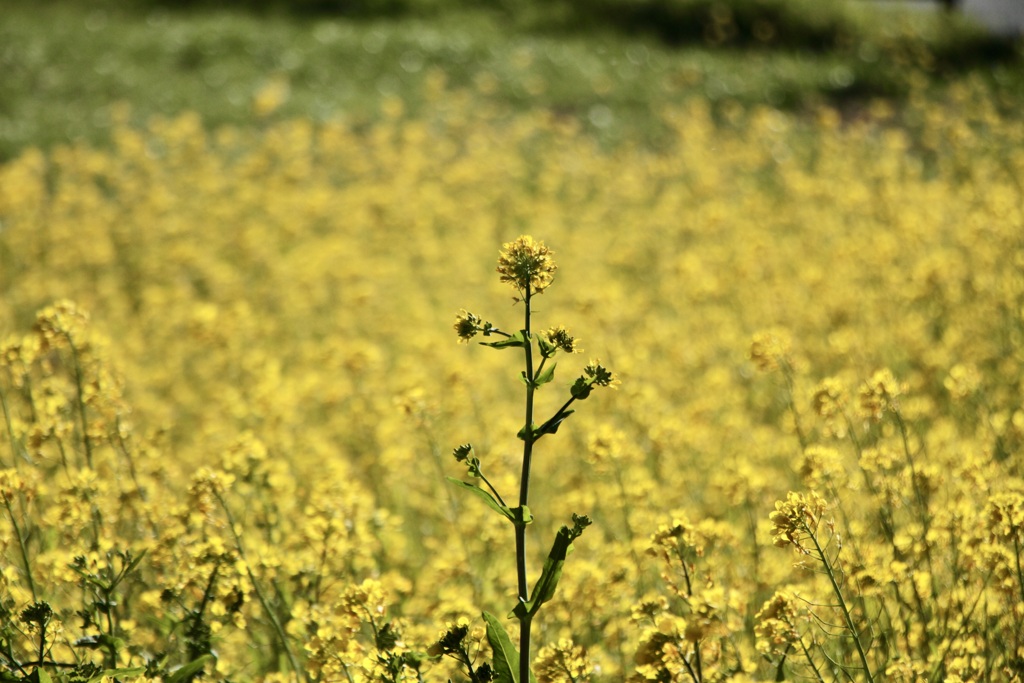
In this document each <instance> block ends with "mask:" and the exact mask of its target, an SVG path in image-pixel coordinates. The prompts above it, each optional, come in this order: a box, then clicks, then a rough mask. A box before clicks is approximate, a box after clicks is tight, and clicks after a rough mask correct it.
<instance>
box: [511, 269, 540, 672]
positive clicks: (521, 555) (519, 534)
mask: <svg viewBox="0 0 1024 683" xmlns="http://www.w3.org/2000/svg"><path fill="white" fill-rule="evenodd" d="M523 303H524V304H525V309H526V312H525V314H524V318H525V321H524V325H523V337H524V341H525V342H526V343H525V344H524V345H523V348H524V349H525V353H526V427H525V428H524V429H523V471H522V476H521V477H520V480H519V505H520V507H525V506H526V505H527V504H528V502H529V498H530V465H531V464H532V460H533V441H534V436H533V394H534V391H535V390H536V387H535V386H534V384H533V378H534V377H533V336H532V335H531V333H530V285H529V283H527V287H526V293H525V296H524V297H523ZM516 574H517V578H518V584H519V601H520V602H521V603H526V602H528V601H529V599H530V594H529V586H528V585H527V581H526V525H525V524H522V523H519V524H516ZM532 619H533V617H532V615H529V614H526V615H525V616H523V617H520V620H519V627H520V628H519V682H520V683H529V682H530V625H531V622H532Z"/></svg>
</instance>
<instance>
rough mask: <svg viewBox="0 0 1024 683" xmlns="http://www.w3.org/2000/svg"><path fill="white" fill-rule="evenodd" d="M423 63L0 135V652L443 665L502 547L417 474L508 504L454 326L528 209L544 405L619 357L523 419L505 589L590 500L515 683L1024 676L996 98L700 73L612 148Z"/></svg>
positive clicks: (71, 676) (1015, 250) (1022, 348)
mask: <svg viewBox="0 0 1024 683" xmlns="http://www.w3.org/2000/svg"><path fill="white" fill-rule="evenodd" d="M422 88H423V90H422V93H420V94H421V97H422V100H423V102H425V103H426V104H425V105H424V106H423V107H422V111H421V112H417V113H415V114H411V113H408V112H406V111H405V110H404V108H403V105H402V103H401V101H400V100H397V99H386V100H385V101H384V103H383V106H382V114H381V116H380V117H379V119H377V120H375V121H372V122H362V123H359V124H353V123H347V122H346V121H345V120H336V121H327V122H313V121H311V120H305V119H294V120H281V121H273V120H268V121H266V122H264V123H263V124H261V125H260V126H258V127H255V128H245V129H243V128H211V127H209V126H206V125H204V122H203V120H202V119H201V117H200V116H198V115H196V114H189V113H184V114H181V115H180V116H176V117H170V118H153V119H151V120H150V121H149V123H147V124H145V125H139V124H137V123H135V122H133V121H132V117H131V112H129V111H127V110H120V109H119V110H115V111H114V112H113V113H112V116H113V120H112V122H111V126H110V131H111V132H110V141H109V144H108V145H98V146H91V145H88V144H85V143H82V144H77V145H67V146H62V147H55V148H53V149H51V150H48V151H45V152H44V151H40V150H37V149H26V150H24V151H23V152H22V153H21V154H20V155H18V156H17V157H16V158H14V159H12V160H10V161H9V162H6V163H4V165H3V166H0V294H2V295H0V398H2V406H3V418H4V428H3V432H4V434H3V436H2V438H0V499H2V502H3V506H2V507H0V557H2V558H3V562H2V565H0V571H2V573H0V669H6V670H7V672H6V673H0V678H2V679H3V680H21V679H22V678H25V679H28V678H32V677H33V676H34V677H35V678H34V679H33V680H36V681H39V682H40V683H42V682H44V681H48V680H55V679H61V680H68V681H72V680H75V681H78V680H81V681H93V680H100V679H101V678H103V677H108V678H118V679H129V678H133V679H136V680H140V679H144V678H147V679H154V680H155V679H162V680H165V681H170V682H172V683H185V682H187V681H192V680H196V679H199V678H200V677H202V679H204V680H231V681H247V680H254V681H262V680H268V681H292V680H303V681H370V680H387V681H397V680H417V679H422V680H426V681H445V680H448V679H449V678H451V679H453V680H467V677H470V678H471V679H472V680H477V678H478V677H479V676H478V675H477V674H471V673H469V671H468V670H467V668H466V662H465V661H463V662H460V661H458V660H459V658H460V657H461V656H464V658H465V659H466V660H468V662H469V663H470V664H471V665H472V666H473V667H479V666H480V665H481V664H482V663H484V662H489V661H491V660H492V658H493V657H494V656H496V653H493V652H492V650H493V649H494V648H493V647H492V643H491V642H490V641H489V639H488V637H487V636H486V634H485V623H484V620H483V619H482V618H481V613H482V612H484V611H486V612H488V613H490V614H494V615H497V616H498V619H499V620H501V621H502V623H503V624H504V626H505V628H507V629H508V631H509V632H510V633H511V634H513V635H515V634H516V632H517V630H518V625H517V622H516V621H515V620H514V619H506V618H505V616H506V615H508V614H509V612H510V611H511V610H512V609H513V607H515V606H516V580H515V579H516V554H515V552H514V550H513V545H512V529H511V528H510V526H509V525H508V524H506V523H505V521H504V520H502V519H501V517H500V515H494V514H491V511H490V510H488V508H487V506H486V505H485V504H484V503H483V502H481V501H480V500H478V499H477V498H476V497H474V496H470V495H464V494H465V492H464V491H462V490H460V487H458V486H455V485H453V484H451V483H449V482H448V481H447V480H446V477H450V476H451V477H457V478H462V479H464V480H465V481H466V482H469V483H471V484H473V483H476V482H474V479H473V478H472V477H469V476H466V472H465V468H464V466H462V465H460V463H459V462H457V461H456V459H455V458H453V457H452V452H453V449H455V450H456V452H457V453H458V447H459V446H460V445H461V444H463V443H466V442H469V441H472V443H473V448H474V450H475V453H476V456H477V457H479V459H480V461H481V462H482V463H483V464H484V466H485V467H486V473H487V477H488V478H489V482H490V484H493V486H494V488H495V489H496V490H498V491H502V492H507V493H506V494H505V495H507V497H510V498H514V497H515V494H516V492H517V487H518V485H519V474H520V471H519V468H520V458H521V449H522V442H521V440H520V439H517V437H516V435H517V432H519V431H520V430H521V429H522V428H523V419H522V405H521V404H522V387H523V383H522V382H521V380H520V377H519V375H518V373H517V371H516V369H515V364H514V362H513V363H510V361H512V360H514V358H513V356H515V358H518V356H517V355H516V354H515V352H514V351H512V350H507V349H506V350H501V349H490V348H482V347H480V346H479V345H478V344H477V343H476V342H477V341H481V339H479V338H473V339H471V340H468V336H470V335H463V336H464V337H467V339H464V340H468V341H469V344H468V345H467V344H460V343H459V341H460V338H459V337H460V334H462V332H459V334H457V333H456V331H453V323H455V322H456V316H457V315H460V311H463V312H465V311H466V310H467V309H468V310H472V311H473V312H474V313H475V314H478V315H480V316H481V317H482V318H483V319H486V320H488V321H490V322H492V323H493V324H494V325H496V326H498V327H501V328H503V329H510V330H517V329H519V328H518V326H519V325H520V322H519V321H520V317H521V315H522V306H523V303H522V302H519V303H516V302H515V301H514V299H513V296H512V295H513V294H514V292H512V291H511V290H510V289H509V288H508V286H507V284H505V283H503V282H501V281H499V280H500V279H499V276H498V274H497V273H496V272H495V268H496V265H497V263H498V254H499V250H500V249H501V248H502V245H503V244H506V243H509V242H510V241H512V240H514V239H515V238H516V237H517V236H519V235H523V234H529V235H532V236H534V237H535V238H536V239H537V240H543V242H544V243H545V244H546V245H547V246H548V247H550V249H551V252H552V254H553V258H554V260H555V262H556V263H557V272H556V273H555V274H554V277H553V280H552V281H551V282H550V283H547V284H549V285H550V286H547V284H546V285H545V288H542V291H543V294H542V295H540V293H539V292H538V295H537V296H535V297H534V299H533V304H532V305H533V307H534V308H533V316H534V318H535V321H536V325H537V329H548V328H552V329H554V328H556V327H557V326H562V325H564V326H565V328H567V329H568V330H571V331H572V333H573V334H574V335H577V336H578V340H577V343H578V345H579V347H582V350H583V352H582V354H581V355H568V354H566V355H563V356H561V357H560V360H559V363H560V366H559V368H558V371H557V373H556V374H555V375H554V376H553V379H552V381H551V382H550V383H549V384H547V385H545V386H544V387H542V388H540V389H539V390H538V393H537V405H538V406H539V409H540V410H541V411H542V412H544V413H545V414H551V413H553V412H554V411H556V410H557V409H558V406H559V405H561V404H562V403H563V401H564V400H565V398H564V397H565V396H566V395H567V393H566V392H567V391H568V390H569V386H570V385H571V384H572V380H573V378H574V377H576V376H577V375H576V373H577V372H579V371H580V370H582V369H583V368H584V367H585V366H586V367H591V366H587V362H588V361H590V360H591V359H594V360H596V359H600V362H601V363H603V364H604V365H605V366H607V367H608V368H610V369H611V371H613V372H614V375H615V378H616V380H618V382H619V383H618V384H617V386H615V387H614V389H615V390H603V391H601V392H599V393H595V395H594V396H592V397H591V398H590V399H589V400H588V401H587V403H586V404H585V407H583V408H581V409H580V410H579V411H578V414H575V415H574V416H573V417H572V419H570V420H568V421H566V422H565V423H564V425H562V427H561V429H560V430H559V433H558V434H557V435H552V436H551V437H550V438H548V437H546V438H545V439H544V440H543V441H541V442H540V443H539V444H538V445H537V448H536V453H535V459H534V460H533V484H532V489H531V491H532V498H531V504H530V509H531V510H532V513H533V521H532V523H531V524H530V525H529V526H527V527H526V533H527V536H528V538H529V542H528V545H527V546H526V548H527V552H528V557H529V560H530V567H531V569H530V571H531V575H530V581H531V583H532V582H533V581H534V580H536V578H537V575H538V574H539V567H541V566H542V565H543V563H544V558H545V556H546V555H545V553H546V551H547V547H548V544H549V543H550V539H551V537H552V536H553V535H554V534H555V531H556V529H557V528H558V527H559V526H560V525H561V524H564V523H566V522H568V521H569V520H570V519H571V518H572V515H573V514H574V513H578V514H581V515H582V514H585V515H587V516H589V518H590V519H591V520H592V521H593V524H592V525H591V526H590V528H589V529H588V530H587V533H586V534H585V535H584V536H582V538H580V539H579V540H577V541H576V542H575V543H574V544H573V546H574V552H572V553H571V554H570V555H568V557H567V559H566V562H565V568H564V573H563V574H562V575H561V579H560V581H559V582H558V586H557V591H556V592H555V594H554V596H553V598H552V599H551V600H550V601H549V602H547V603H546V604H545V606H544V610H543V611H541V612H540V616H539V617H538V618H537V620H536V621H535V622H534V624H533V634H532V637H533V639H534V642H535V643H536V648H535V650H534V657H533V665H532V666H533V673H534V675H535V676H536V678H537V680H538V681H541V682H543V681H582V680H592V681H623V680H631V681H646V680H650V681H719V680H734V681H753V680H803V679H810V680H821V681H833V680H857V681H868V680H872V681H897V682H900V681H1013V680H1021V678H1022V677H1024V569H1022V556H1024V549H1022V545H1024V472H1022V449H1024V402H1022V398H1021V397H1022V395H1024V393H1022V389H1024V387H1022V377H1024V186H1022V184H1021V183H1022V178H1024V128H1022V127H1021V126H1020V121H1019V117H1014V116H1013V115H1012V114H1010V115H1008V114H1006V113H1003V109H1001V108H1000V107H999V106H998V104H999V103H998V102H993V101H992V99H991V98H989V97H988V96H987V95H986V92H985V89H984V86H983V85H982V84H981V83H980V82H975V81H972V80H971V79H970V78H967V79H964V80H962V81H961V82H960V83H959V84H958V85H956V86H955V87H951V88H950V89H949V90H948V91H946V92H944V93H943V95H942V97H941V98H937V97H933V96H928V97H926V96H925V95H924V94H923V91H920V92H917V93H916V94H914V95H912V96H911V97H910V98H909V101H908V102H907V103H906V105H905V111H901V112H899V115H898V116H897V114H896V113H895V112H894V111H893V110H892V108H891V107H890V106H888V105H885V104H881V103H878V104H873V105H870V106H865V107H863V108H861V109H856V110H854V109H850V110H843V111H840V110H837V109H833V108H829V107H821V108H820V109H818V110H817V111H816V112H814V113H813V115H809V116H798V115H795V114H787V113H783V112H780V111H777V110H775V109H771V108H767V107H739V106H737V107H734V108H731V107H728V106H725V107H720V108H717V109H716V110H714V111H712V110H711V108H709V106H708V105H706V104H704V103H703V102H702V101H701V100H699V99H694V100H691V101H690V102H689V103H687V104H677V105H673V106H665V107H664V109H663V110H661V111H659V112H657V116H658V117H659V118H660V119H661V120H662V121H663V123H664V125H665V127H666V130H668V131H669V132H670V135H669V136H668V137H667V142H666V144H665V145H664V146H663V147H661V148H659V149H650V148H647V147H643V146H630V145H628V144H619V145H602V144H599V143H598V142H595V140H594V139H593V137H592V136H590V135H588V134H587V133H586V132H585V131H583V130H581V129H580V127H579V125H578V123H577V122H576V120H575V119H574V118H572V117H568V116H564V115H561V114H559V113H558V112H557V111H553V110H546V109H545V110H536V111H526V112H509V111H506V110H504V109H502V108H500V107H496V106H491V105H489V104H488V100H486V99H485V98H482V97H481V96H480V94H479V93H478V92H476V91H474V90H472V89H467V88H458V87H453V86H450V85H449V84H447V83H446V82H445V79H444V77H443V75H442V74H440V73H439V72H432V73H430V74H429V75H428V77H426V78H424V81H423V86H422ZM268 106H269V105H268ZM460 320H461V321H462V322H463V324H465V321H466V320H467V318H465V317H461V318H460ZM463 329H465V328H463ZM484 341H487V340H484ZM571 347H572V345H571V344H567V345H566V347H565V349H566V350H569V351H571V350H578V349H576V348H571ZM570 368H571V369H570ZM612 384H614V383H612ZM574 395H575V394H574ZM556 427H557V425H556ZM462 455H463V456H465V452H463V453H462ZM443 655H453V656H443ZM456 655H458V656H456ZM496 668H497V667H496ZM474 676H477V678H473V677H474ZM517 680H518V679H517Z"/></svg>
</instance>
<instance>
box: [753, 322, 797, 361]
mask: <svg viewBox="0 0 1024 683" xmlns="http://www.w3.org/2000/svg"><path fill="white" fill-rule="evenodd" d="M792 351H793V340H792V337H791V336H790V334H789V332H788V331H786V330H783V329H778V328H775V329H770V330H764V331H761V332H758V333H756V334H755V335H754V337H753V339H752V340H751V342H750V354H749V357H750V360H752V361H754V364H755V365H756V366H757V368H758V369H759V370H765V371H768V370H775V369H777V368H778V367H779V366H780V365H788V364H790V354H791V353H792Z"/></svg>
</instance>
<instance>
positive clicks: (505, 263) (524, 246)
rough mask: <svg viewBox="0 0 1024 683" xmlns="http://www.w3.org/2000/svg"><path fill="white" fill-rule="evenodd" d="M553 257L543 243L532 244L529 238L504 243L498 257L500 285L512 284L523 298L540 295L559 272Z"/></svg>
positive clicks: (525, 236)
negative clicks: (556, 271)
mask: <svg viewBox="0 0 1024 683" xmlns="http://www.w3.org/2000/svg"><path fill="white" fill-rule="evenodd" d="M552 256H553V253H552V252H551V250H550V249H548V248H547V247H546V246H544V243H543V242H535V241H534V239H533V238H532V237H530V236H529V235H522V236H521V237H518V238H517V239H516V240H515V241H513V242H506V243H505V244H504V245H503V248H502V250H501V253H500V254H499V256H498V273H499V274H500V275H501V281H502V282H507V283H509V284H511V285H512V286H513V287H515V288H516V289H518V290H519V291H520V292H521V293H523V294H524V295H526V294H541V293H543V292H544V290H545V289H547V287H548V285H550V284H551V282H552V280H554V274H555V270H556V269H557V268H558V266H556V265H555V262H554V260H553V259H552V258H551V257H552Z"/></svg>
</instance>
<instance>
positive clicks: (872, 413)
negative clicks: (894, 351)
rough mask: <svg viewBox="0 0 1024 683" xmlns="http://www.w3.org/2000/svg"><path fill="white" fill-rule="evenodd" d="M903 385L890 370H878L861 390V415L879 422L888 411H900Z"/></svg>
mask: <svg viewBox="0 0 1024 683" xmlns="http://www.w3.org/2000/svg"><path fill="white" fill-rule="evenodd" d="M902 393H903V387H902V385H901V384H900V383H899V382H897V381H896V377H895V376H894V375H893V374H892V371H891V370H889V369H888V368H883V369H881V370H877V371H876V372H875V374H873V375H871V379H869V380H868V381H867V382H865V383H864V386H862V387H861V389H860V409H861V414H862V415H863V416H864V417H865V418H866V419H868V420H872V421H874V422H878V421H879V420H881V419H882V414H883V413H884V412H885V411H887V410H890V411H893V412H895V411H897V410H899V401H898V399H899V397H900V395H901V394H902Z"/></svg>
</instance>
